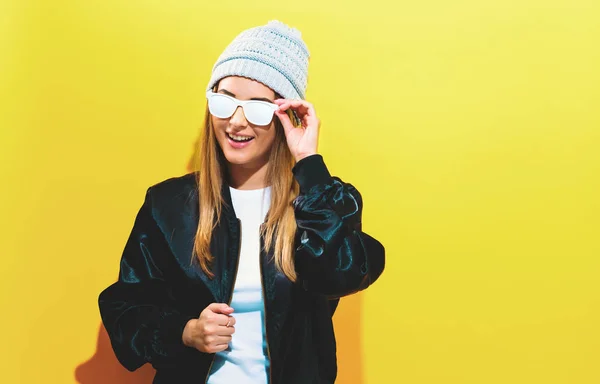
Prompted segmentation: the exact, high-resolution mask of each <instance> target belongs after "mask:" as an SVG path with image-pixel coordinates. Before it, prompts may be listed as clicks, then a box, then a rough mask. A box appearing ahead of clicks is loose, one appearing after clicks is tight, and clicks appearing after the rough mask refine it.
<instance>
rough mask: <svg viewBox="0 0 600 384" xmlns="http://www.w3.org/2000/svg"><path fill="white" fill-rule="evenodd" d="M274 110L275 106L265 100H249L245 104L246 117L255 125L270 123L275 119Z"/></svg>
mask: <svg viewBox="0 0 600 384" xmlns="http://www.w3.org/2000/svg"><path fill="white" fill-rule="evenodd" d="M274 112H275V108H274V106H273V105H272V104H270V103H266V102H263V101H256V102H249V103H247V104H246V105H244V114H245V115H246V119H248V121H249V122H250V123H252V124H254V125H269V124H270V123H271V120H273V113H274Z"/></svg>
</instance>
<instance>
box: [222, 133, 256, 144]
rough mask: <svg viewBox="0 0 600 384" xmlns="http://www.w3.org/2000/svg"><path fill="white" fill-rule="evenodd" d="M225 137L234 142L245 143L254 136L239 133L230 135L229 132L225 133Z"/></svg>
mask: <svg viewBox="0 0 600 384" xmlns="http://www.w3.org/2000/svg"><path fill="white" fill-rule="evenodd" d="M227 137H228V138H229V139H230V140H231V141H235V142H236V143H246V142H248V141H250V140H252V139H254V137H252V136H239V135H231V134H229V133H228V134H227Z"/></svg>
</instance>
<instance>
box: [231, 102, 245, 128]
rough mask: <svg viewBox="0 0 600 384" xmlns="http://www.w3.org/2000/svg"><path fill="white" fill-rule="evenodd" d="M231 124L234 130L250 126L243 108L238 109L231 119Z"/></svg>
mask: <svg viewBox="0 0 600 384" xmlns="http://www.w3.org/2000/svg"><path fill="white" fill-rule="evenodd" d="M229 124H230V125H231V126H232V127H234V128H245V127H247V126H248V120H246V116H245V115H244V110H243V109H242V107H237V109H236V110H235V112H233V115H232V116H231V118H229Z"/></svg>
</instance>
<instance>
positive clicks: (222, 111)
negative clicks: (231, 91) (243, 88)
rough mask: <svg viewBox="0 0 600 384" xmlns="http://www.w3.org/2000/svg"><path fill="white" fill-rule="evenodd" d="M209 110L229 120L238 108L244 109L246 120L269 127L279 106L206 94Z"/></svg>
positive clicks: (222, 95)
mask: <svg viewBox="0 0 600 384" xmlns="http://www.w3.org/2000/svg"><path fill="white" fill-rule="evenodd" d="M206 98H207V99H208V110H209V111H210V113H211V114H212V115H213V116H215V117H218V118H221V119H227V118H230V117H231V116H233V114H234V113H235V111H236V110H237V109H238V107H242V110H243V111H244V116H246V119H247V120H248V121H249V122H250V123H252V124H254V125H269V124H270V123H271V121H272V120H273V114H274V113H275V111H276V110H277V109H279V106H278V105H277V104H273V103H269V102H267V101H260V100H238V99H236V98H234V97H231V96H229V95H224V94H222V93H214V92H212V91H208V92H206Z"/></svg>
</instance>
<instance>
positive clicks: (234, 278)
mask: <svg viewBox="0 0 600 384" xmlns="http://www.w3.org/2000/svg"><path fill="white" fill-rule="evenodd" d="M237 222H238V257H237V261H236V264H235V271H234V272H233V284H232V285H231V295H229V300H228V301H227V305H229V306H230V305H231V300H232V299H233V289H234V288H235V282H236V280H237V273H238V268H239V267H240V253H241V252H242V221H241V220H240V219H237ZM265 328H266V327H265ZM267 346H268V343H267ZM215 356H216V353H215V354H213V357H212V360H211V361H210V365H209V366H208V372H206V378H205V379H204V383H205V384H206V383H207V382H208V376H210V371H211V369H212V366H213V364H214V363H215ZM269 368H271V366H270V365H269Z"/></svg>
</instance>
